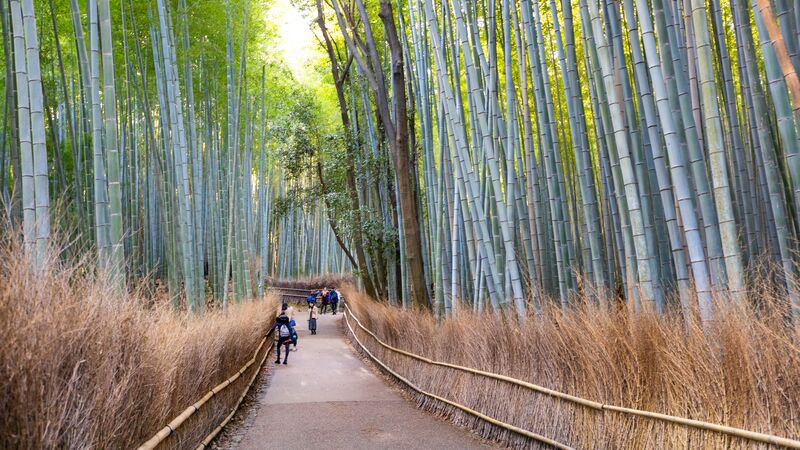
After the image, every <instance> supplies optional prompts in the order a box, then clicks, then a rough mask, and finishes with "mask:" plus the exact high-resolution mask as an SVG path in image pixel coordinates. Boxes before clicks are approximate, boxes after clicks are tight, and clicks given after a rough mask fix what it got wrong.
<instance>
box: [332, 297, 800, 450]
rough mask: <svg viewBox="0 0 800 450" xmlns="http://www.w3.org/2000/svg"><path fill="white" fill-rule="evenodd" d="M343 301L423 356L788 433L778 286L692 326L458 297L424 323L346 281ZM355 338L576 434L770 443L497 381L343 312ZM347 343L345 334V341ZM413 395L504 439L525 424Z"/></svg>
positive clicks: (788, 339) (725, 444)
mask: <svg viewBox="0 0 800 450" xmlns="http://www.w3.org/2000/svg"><path fill="white" fill-rule="evenodd" d="M344 294H345V297H346V298H347V300H348V305H349V306H350V307H351V308H352V309H353V311H354V312H355V314H356V316H357V317H358V318H360V319H361V321H362V323H363V324H364V325H365V326H366V327H368V328H370V329H371V330H373V331H374V332H375V333H376V334H377V335H378V336H380V338H381V339H383V340H384V341H386V342H387V343H389V344H390V345H393V346H395V347H399V348H401V349H404V350H408V351H410V352H413V353H416V354H420V355H423V356H425V357H428V358H431V359H434V360H439V361H445V362H449V363H454V364H458V365H463V366H468V367H473V368H477V369H482V370H485V371H490V372H494V373H498V374H503V375H508V376H511V377H515V378H518V379H522V380H525V381H529V382H532V383H535V384H539V385H542V386H544V387H547V388H550V389H554V390H558V391H561V392H565V393H568V394H572V395H576V396H580V397H584V398H587V399H590V400H594V401H597V402H601V403H605V404H612V405H617V406H623V407H627V408H636V409H642V410H647V411H654V412H659V413H665V414H670V415H675V416H681V417H686V418H691V419H697V420H702V421H708V422H713V423H716V424H724V425H729V426H733V427H738V428H744V429H747V430H751V431H756V432H761V433H767V434H774V435H777V436H782V437H788V438H794V439H798V438H800V348H798V345H797V342H798V341H799V339H798V338H799V336H798V335H797V333H796V332H792V331H789V329H788V328H787V327H786V324H785V321H784V319H783V316H782V314H780V313H779V312H777V311H778V310H779V309H780V308H778V307H777V306H775V305H784V304H785V303H784V302H783V299H781V298H777V297H775V294H774V293H771V292H770V291H768V290H766V289H763V290H762V291H760V292H758V293H754V294H753V295H757V296H760V297H759V298H758V299H757V300H758V302H752V303H757V304H758V305H759V307H758V310H757V311H756V310H755V309H754V308H751V307H748V306H737V305H735V304H733V302H732V301H731V300H730V299H727V298H720V299H717V311H716V313H717V316H716V320H715V321H714V322H713V323H710V324H708V326H707V327H705V328H703V327H700V326H697V325H694V326H687V325H686V323H685V322H684V320H683V319H682V316H681V314H680V313H679V312H674V313H668V314H665V315H658V314H656V313H652V312H641V313H636V314H634V313H632V312H630V311H629V310H628V309H627V308H624V307H616V308H614V307H611V308H604V307H600V306H597V305H592V304H585V305H583V306H578V307H575V308H574V309H571V310H569V311H562V310H561V309H559V308H557V307H548V308H545V309H544V310H543V311H542V313H541V314H540V315H536V316H535V315H531V316H529V317H527V319H526V320H525V321H524V322H523V323H518V322H517V321H516V320H513V319H503V318H499V317H497V316H495V315H492V314H489V313H473V312H471V311H464V310H460V311H458V312H457V314H456V315H455V316H454V317H453V318H450V319H443V320H441V321H439V322H438V323H437V320H436V318H435V317H434V316H433V315H431V314H430V313H426V312H423V311H419V310H403V309H399V308H396V307H392V306H389V305H386V304H385V303H378V302H375V301H373V300H371V299H369V298H368V297H366V296H365V295H363V294H361V293H359V292H356V291H355V290H354V289H353V288H349V287H348V288H346V289H345V290H344ZM351 325H352V326H353V327H354V329H356V330H358V331H356V333H357V335H358V337H359V339H360V340H361V341H362V342H363V343H364V344H365V345H367V347H368V348H369V350H370V351H371V352H372V353H373V354H375V355H376V356H377V357H378V358H380V359H381V360H383V361H384V362H386V363H387V364H388V366H389V367H391V368H392V369H394V370H396V371H397V372H399V373H400V374H401V375H402V376H404V377H406V378H408V379H409V380H411V381H412V382H413V383H415V384H417V385H418V386H419V387H420V388H422V389H424V390H426V391H428V392H431V393H433V394H437V395H440V396H443V397H445V398H448V399H450V400H453V401H456V402H458V403H461V404H463V405H466V406H468V407H470V408H472V409H474V410H477V411H479V412H482V413H484V414H486V415H489V416H491V417H494V418H497V419H499V420H501V421H504V422H506V423H510V424H512V425H515V426H518V427H521V428H525V429H527V430H531V431H533V432H536V433H539V434H541V435H544V436H547V437H550V438H552V439H555V440H557V441H559V442H562V443H564V444H567V445H569V446H572V447H575V448H596V449H605V448H615V449H644V448H648V449H677V448H717V449H723V448H724V449H734V448H770V446H769V445H767V444H758V445H757V444H756V443H754V442H752V441H746V440H743V439H740V438H734V437H729V436H725V435H723V434H720V433H716V432H711V431H701V430H697V429H692V428H687V427H685V426H680V425H671V424H666V423H664V422H661V421H657V420H653V419H648V418H636V417H633V416H630V415H626V414H622V413H618V412H610V411H597V410H592V409H589V408H587V407H584V406H579V405H577V404H574V403H569V402H565V401H562V400H557V399H554V398H552V397H549V396H546V395H543V394H539V393H536V392H533V391H529V390H526V389H523V388H520V387H518V386H514V385H511V384H509V383H505V382H501V381H497V380H492V379H487V378H485V377H480V376H477V375H471V374H468V373H464V372H460V371H456V370H454V369H450V368H445V367H436V366H431V365H428V364H425V363H422V362H420V361H417V360H414V359H411V358H409V357H407V356H403V355H399V354H397V353H393V352H390V351H388V350H386V349H384V348H383V347H381V346H379V345H378V344H377V343H376V342H375V340H374V339H372V338H371V337H369V335H367V334H366V333H364V332H363V331H360V330H359V329H358V328H357V327H356V324H355V323H354V322H352V323H351ZM354 345H355V344H354ZM412 395H414V397H415V398H416V400H417V402H418V403H419V405H420V406H421V407H423V408H425V409H427V410H430V411H433V412H435V413H437V414H441V415H443V416H445V417H447V418H449V419H450V420H452V421H454V422H456V423H458V424H461V425H464V426H466V427H467V428H471V429H473V430H474V431H475V432H477V433H478V434H480V435H481V436H483V437H485V438H490V439H493V440H496V441H499V442H501V443H504V444H506V445H509V446H511V447H517V448H530V447H534V448H536V447H537V446H538V444H537V443H536V442H534V441H531V440H529V439H528V438H525V437H522V436H520V435H517V434H515V433H512V432H509V431H506V430H504V429H501V428H498V427H496V426H492V425H489V424H487V423H486V422H483V421H481V420H478V419H476V418H475V417H473V416H470V415H468V414H466V413H463V412H461V411H460V410H456V409H454V408H452V407H449V406H447V405H445V404H443V403H441V402H438V401H436V400H432V399H430V398H426V397H423V396H420V395H417V394H414V393H413V391H412Z"/></svg>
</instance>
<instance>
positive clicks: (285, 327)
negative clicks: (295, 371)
mask: <svg viewBox="0 0 800 450" xmlns="http://www.w3.org/2000/svg"><path fill="white" fill-rule="evenodd" d="M288 306H289V305H287V304H286V303H284V304H283V305H282V306H281V308H282V311H281V313H280V315H278V317H277V318H276V319H275V323H274V324H273V325H272V328H271V329H270V331H272V330H274V329H277V330H278V331H277V334H278V343H277V345H276V346H275V351H276V354H277V359H276V360H275V364H280V362H281V346H284V347H285V348H286V356H284V357H283V363H284V364H286V361H287V360H288V359H289V344H291V343H292V327H291V325H289V320H290V319H289V316H287V315H286V309H287V308H288Z"/></svg>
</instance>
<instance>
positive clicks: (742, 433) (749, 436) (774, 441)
mask: <svg viewBox="0 0 800 450" xmlns="http://www.w3.org/2000/svg"><path fill="white" fill-rule="evenodd" d="M344 307H345V311H346V313H347V314H346V315H345V319H346V318H347V316H348V315H349V316H350V317H352V318H353V319H354V320H355V321H356V324H357V325H358V327H359V328H361V329H362V330H364V332H366V333H367V334H369V335H370V336H372V338H373V339H375V341H376V342H377V343H378V344H380V345H381V346H382V347H384V348H386V349H388V350H390V351H393V352H395V353H399V354H401V355H404V356H408V357H409V358H413V359H416V360H418V361H422V362H424V363H426V364H431V365H436V366H441V367H448V368H451V369H455V370H460V371H462V372H467V373H471V374H473V375H479V376H484V377H487V378H493V379H495V380H500V381H504V382H507V383H511V384H515V385H517V386H520V387H523V388H526V389H530V390H532V391H535V392H538V393H541V394H545V395H548V396H551V397H553V398H557V399H559V400H564V401H568V402H572V403H575V404H578V405H581V406H585V407H588V408H592V409H595V410H598V411H613V412H617V413H622V414H628V415H634V416H638V417H647V418H649V419H655V420H659V421H662V422H668V423H673V424H678V425H683V426H687V427H692V428H697V429H701V430H707V431H713V432H717V433H722V434H727V435H729V436H735V437H738V438H742V439H746V440H750V441H754V442H761V443H765V444H771V445H776V446H782V447H785V448H791V449H800V441H797V440H794V439H789V438H784V437H780V436H774V435H770V434H764V433H758V432H754V431H749V430H744V429H741V428H735V427H729V426H726V425H719V424H715V423H710V422H704V421H701V420H694V419H687V418H684V417H677V416H671V415H669V414H661V413H656V412H651V411H643V410H640V409H634V408H625V407H622V406H615V405H607V404H604V403H600V402H596V401H593V400H589V399H585V398H582V397H577V396H574V395H569V394H566V393H564V392H559V391H555V390H553V389H548V388H546V387H544V386H539V385H537V384H533V383H529V382H527V381H522V380H519V379H516V378H512V377H508V376H505V375H499V374H496V373H492V372H486V371H483V370H478V369H473V368H471V367H464V366H459V365H456V364H450V363H446V362H442V361H436V360H432V359H429V358H426V357H424V356H420V355H417V354H414V353H411V352H407V351H405V350H402V349H399V348H396V347H392V346H391V345H389V344H387V343H385V342H383V341H382V340H381V339H380V338H379V337H378V336H377V335H376V334H375V333H373V332H372V331H371V330H369V329H368V328H366V327H365V326H364V325H363V324H362V323H361V321H360V320H358V317H356V316H355V315H354V314H353V312H352V311H351V310H350V308H349V307H348V306H347V305H344ZM347 326H348V328H349V329H350V332H351V333H352V335H353V337H354V338H355V339H356V342H357V343H358V344H359V345H360V346H361V347H362V348H363V349H364V351H366V352H367V354H368V355H369V356H370V357H371V358H372V359H373V360H375V361H376V362H377V363H378V364H379V365H380V366H381V367H383V368H384V369H386V370H387V371H389V372H390V373H391V374H392V375H393V376H395V377H397V378H398V379H400V380H401V381H403V382H404V383H406V384H408V385H409V386H410V387H411V388H412V389H414V390H415V391H417V392H420V393H422V394H424V395H427V396H430V397H432V398H435V399H437V400H439V401H442V402H444V403H447V404H449V405H452V406H455V407H457V408H459V409H462V410H464V411H466V412H468V413H470V414H473V415H475V416H477V417H480V418H481V419H484V420H487V418H486V416H482V415H481V414H480V413H477V412H474V411H472V410H469V409H468V408H467V407H462V406H461V405H457V404H455V403H453V402H450V401H448V400H446V399H442V398H440V397H437V396H435V395H433V394H429V393H427V392H424V391H422V390H421V389H419V388H417V387H415V386H414V385H413V384H411V382H409V381H407V380H406V379H405V378H403V377H401V376H400V375H398V374H397V373H396V372H394V371H393V370H391V369H389V368H388V367H386V365H385V364H383V363H382V362H380V361H379V360H378V359H377V358H376V357H375V356H373V355H372V353H370V352H369V351H368V350H367V349H366V347H365V346H364V345H363V344H362V343H361V341H360V340H358V337H356V335H355V333H354V332H353V329H352V328H351V327H350V323H349V322H347ZM487 421H488V422H490V423H492V424H494V425H498V424H497V423H495V422H496V421H494V419H492V420H487ZM498 426H501V427H502V428H506V429H508V430H511V431H515V432H517V433H519V434H523V435H525V436H529V435H528V434H526V433H530V432H527V430H522V431H526V433H522V432H520V431H518V430H521V429H518V428H517V429H513V428H516V427H513V426H512V425H507V424H502V423H500V424H499V425H498ZM511 427H513V428H511ZM537 436H538V435H537ZM529 437H530V436H529ZM534 439H537V440H540V439H538V438H536V437H534ZM545 439H547V438H545ZM542 442H545V441H542ZM551 445H554V446H559V445H560V444H558V445H556V444H551Z"/></svg>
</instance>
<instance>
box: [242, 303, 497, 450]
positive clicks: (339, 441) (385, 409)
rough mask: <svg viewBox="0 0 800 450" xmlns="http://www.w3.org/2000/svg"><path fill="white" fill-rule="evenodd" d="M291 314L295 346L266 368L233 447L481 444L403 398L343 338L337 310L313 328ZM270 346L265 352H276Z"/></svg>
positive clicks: (245, 449) (252, 449) (442, 446)
mask: <svg viewBox="0 0 800 450" xmlns="http://www.w3.org/2000/svg"><path fill="white" fill-rule="evenodd" d="M304 314H305V313H304V312H299V313H298V314H297V319H298V320H297V322H298V327H297V329H298V333H299V334H300V339H299V343H298V350H297V351H293V352H291V353H290V354H289V364H288V365H285V366H284V365H283V364H280V365H278V366H276V367H274V368H273V375H272V376H271V381H270V384H269V386H268V387H267V388H266V389H265V390H263V391H262V392H261V393H260V394H259V396H258V399H257V402H258V405H257V409H256V410H255V411H254V413H253V414H254V417H253V418H252V419H251V420H250V421H249V422H250V423H249V424H248V426H247V427H246V429H245V430H243V432H244V436H243V437H242V438H241V441H240V443H239V445H238V447H237V448H238V449H239V450H255V449H264V448H275V449H282V450H288V449H340V448H342V449H343V448H347V449H384V448H402V449H429V448H435V449H470V448H488V447H487V446H486V444H485V443H483V442H482V441H480V440H478V439H477V438H475V437H473V436H471V435H470V434H468V433H467V432H466V431H463V430H460V429H458V428H457V427H455V426H453V425H451V424H449V423H447V422H444V421H443V420H441V419H438V418H436V417H434V416H431V415H429V414H427V413H425V412H423V411H421V410H419V409H417V408H416V407H415V406H414V405H413V404H411V403H410V402H408V401H406V400H404V399H403V398H402V397H401V396H400V394H399V393H398V392H397V391H396V390H395V389H394V388H392V387H390V386H388V385H387V384H386V383H384V381H383V380H381V379H380V378H379V377H378V376H376V375H375V374H374V373H373V372H372V371H371V370H370V369H368V368H367V367H365V366H364V364H363V362H362V361H361V360H360V359H359V358H358V357H357V356H356V355H355V354H354V353H353V351H352V350H351V349H350V347H349V346H348V345H347V343H345V341H344V339H343V337H342V334H341V331H340V323H339V321H340V320H341V317H342V316H341V315H336V316H331V315H325V316H322V317H320V319H319V326H318V334H317V335H314V336H312V335H311V334H310V333H309V332H308V330H307V321H306V320H304V318H305V317H304ZM274 358H275V353H274V350H273V353H272V355H271V358H270V359H269V361H270V364H272V363H273V361H274V360H275V359H274Z"/></svg>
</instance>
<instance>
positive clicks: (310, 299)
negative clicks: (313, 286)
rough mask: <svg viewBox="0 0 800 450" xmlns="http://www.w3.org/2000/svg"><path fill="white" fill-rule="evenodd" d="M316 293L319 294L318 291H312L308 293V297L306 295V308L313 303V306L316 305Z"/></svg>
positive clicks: (309, 307)
mask: <svg viewBox="0 0 800 450" xmlns="http://www.w3.org/2000/svg"><path fill="white" fill-rule="evenodd" d="M318 295H319V291H314V292H312V293H310V294H308V297H306V303H308V309H311V305H314V306H316V305H317V296H318Z"/></svg>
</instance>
